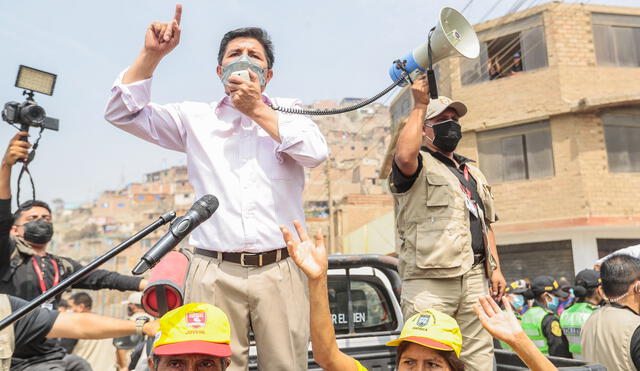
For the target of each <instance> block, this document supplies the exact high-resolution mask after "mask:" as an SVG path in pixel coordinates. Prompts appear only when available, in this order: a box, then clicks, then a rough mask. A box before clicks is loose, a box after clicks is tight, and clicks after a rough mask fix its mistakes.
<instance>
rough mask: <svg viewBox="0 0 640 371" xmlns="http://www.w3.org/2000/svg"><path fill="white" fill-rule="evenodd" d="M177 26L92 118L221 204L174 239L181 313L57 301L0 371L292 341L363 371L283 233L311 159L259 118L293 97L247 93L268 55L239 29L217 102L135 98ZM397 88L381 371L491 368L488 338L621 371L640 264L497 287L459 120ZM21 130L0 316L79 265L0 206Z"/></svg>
mask: <svg viewBox="0 0 640 371" xmlns="http://www.w3.org/2000/svg"><path fill="white" fill-rule="evenodd" d="M181 17H182V6H181V5H179V4H178V5H177V6H176V11H175V15H174V18H173V20H172V21H170V22H153V23H152V24H151V25H150V26H149V28H148V29H147V30H146V34H145V40H144V47H143V48H142V50H141V51H140V53H139V54H138V56H137V57H136V58H135V60H134V61H133V63H132V64H131V66H130V67H128V68H127V69H125V70H124V71H123V72H122V73H121V74H120V75H119V76H118V77H117V78H116V81H115V83H114V85H113V86H112V88H111V91H110V97H109V101H108V103H107V107H106V111H105V118H106V120H107V121H109V122H110V123H111V124H113V125H114V126H116V127H117V128H119V129H122V130H124V131H126V132H128V133H131V134H133V135H135V136H137V137H139V138H141V139H143V140H146V141H148V142H151V143H154V144H157V145H159V146H162V147H165V148H168V149H172V150H176V151H180V152H183V153H185V155H186V158H187V167H188V173H189V180H190V182H191V184H192V185H193V187H194V189H195V192H196V195H197V196H202V195H205V194H215V195H216V196H217V197H218V198H219V199H220V207H219V208H218V211H217V212H216V214H215V215H214V216H213V217H212V218H210V219H208V220H207V221H205V222H203V223H202V225H201V226H200V227H198V228H197V229H195V230H194V232H193V233H192V235H191V237H190V241H189V242H190V245H191V253H190V261H189V268H188V272H186V273H187V274H186V282H185V295H184V299H185V303H186V304H184V305H183V306H181V307H179V308H175V309H173V310H171V311H169V312H168V313H166V314H164V315H163V316H162V317H161V318H160V319H158V320H154V319H153V318H151V317H150V316H148V315H146V314H145V313H144V309H143V308H142V305H141V295H140V294H139V293H137V294H134V295H132V296H130V298H129V300H128V301H127V302H126V305H127V307H128V309H129V310H130V313H129V315H130V317H129V319H128V320H120V319H112V318H107V317H103V316H99V315H97V314H94V313H92V309H93V308H92V305H93V304H92V300H91V297H90V295H88V294H87V293H86V292H75V293H74V294H73V295H72V296H71V297H70V298H69V299H68V300H67V302H66V303H63V302H62V301H61V298H60V297H58V298H55V299H54V300H53V301H51V302H50V303H46V305H45V306H43V307H40V308H37V309H36V310H34V311H32V312H31V313H29V314H28V315H27V316H25V317H24V318H22V319H20V320H18V321H17V322H15V323H14V324H12V325H11V326H9V327H7V328H6V329H4V330H2V333H0V362H1V363H0V370H1V371H6V370H12V371H22V370H75V371H85V370H91V369H105V367H107V368H110V367H111V366H109V365H114V366H113V367H116V366H115V365H116V364H117V367H118V368H119V369H120V370H145V369H150V370H233V371H235V370H246V369H247V368H248V362H249V345H250V343H249V339H250V334H253V338H254V340H255V345H256V350H257V359H258V364H259V368H260V369H262V370H269V371H271V370H274V371H279V370H283V371H284V370H294V371H297V370H305V369H307V367H308V346H309V341H311V347H312V352H313V358H314V360H315V361H316V362H317V363H318V364H319V365H320V366H321V367H322V368H324V369H327V370H341V371H342V370H353V371H356V370H365V369H366V368H365V367H364V366H363V365H362V364H361V363H360V362H359V361H358V360H355V359H353V358H352V357H350V356H348V355H346V354H344V353H342V352H341V351H340V349H339V348H338V346H337V344H336V337H335V331H334V327H333V323H332V318H331V313H330V309H329V308H330V307H329V302H328V290H327V270H328V263H327V253H326V250H325V248H324V243H323V238H322V235H321V234H316V236H315V237H314V241H312V240H311V239H310V238H309V237H308V235H307V232H306V230H305V226H304V223H303V222H301V223H299V222H297V221H296V220H299V221H303V220H304V211H303V208H302V191H303V189H304V169H303V168H304V167H315V166H318V165H320V164H321V163H322V162H323V161H324V160H325V159H326V158H327V155H328V148H327V143H326V140H325V138H324V137H323V136H322V134H321V132H320V130H319V129H318V127H317V126H316V124H315V123H314V122H313V121H312V120H311V119H309V118H307V117H305V116H302V115H295V114H285V113H281V112H278V111H277V110H276V109H274V107H278V106H279V107H300V103H299V102H298V101H296V100H293V99H283V98H274V97H269V96H267V95H266V94H264V90H265V88H266V86H267V84H268V83H269V82H270V81H271V79H272V78H273V75H274V72H273V69H272V68H273V64H274V60H275V54H274V50H273V43H272V41H271V39H270V38H269V35H268V34H267V33H266V31H264V30H263V29H260V28H256V27H247V28H240V29H235V30H232V31H229V32H228V33H226V34H225V35H224V36H223V38H222V41H221V43H220V48H219V51H218V58H217V59H218V60H217V62H218V66H217V68H216V74H217V75H218V77H219V78H220V80H221V82H222V84H223V85H224V89H225V96H224V97H222V99H220V100H219V101H216V102H213V103H199V102H183V103H178V104H165V105H160V104H155V103H153V102H151V83H152V78H153V74H154V72H155V70H156V67H157V66H158V65H159V63H160V62H161V61H162V60H163V59H164V58H165V57H166V56H167V55H168V54H169V53H170V52H171V51H172V50H174V49H175V47H176V46H177V45H178V44H179V41H180V34H181V27H180V22H181ZM519 58H520V56H519V55H517V59H519ZM515 59H516V56H514V61H515ZM514 65H515V66H516V69H518V68H520V70H521V69H522V65H521V62H518V64H515V63H514ZM518 66H519V67H518ZM512 70H513V69H512ZM513 72H514V73H515V72H518V71H513ZM411 89H412V95H413V99H414V105H413V108H412V110H411V112H410V114H409V116H408V118H407V121H406V123H405V125H404V127H403V128H402V129H401V131H400V133H399V135H398V139H397V143H396V147H395V154H394V158H393V162H392V170H391V174H390V177H389V179H390V191H391V193H392V194H393V197H394V201H395V206H396V212H397V219H396V226H397V236H398V246H397V249H398V258H399V265H398V272H399V274H400V277H401V279H402V292H401V303H400V304H401V309H402V313H403V318H404V319H405V323H404V327H403V330H402V332H401V334H400V336H399V337H398V338H397V339H394V340H392V341H390V342H389V343H387V345H388V346H391V347H396V367H397V369H398V370H435V369H439V370H482V371H484V370H491V369H493V367H494V363H495V358H494V339H497V340H498V341H500V342H501V344H503V346H504V347H505V348H509V349H511V350H513V351H514V352H515V353H516V354H517V355H518V356H519V357H520V358H521V359H522V360H523V361H524V363H525V364H526V365H527V366H528V367H530V368H531V369H533V370H550V369H554V366H553V364H552V363H551V361H550V360H549V359H548V358H546V357H545V354H549V355H559V356H564V357H576V358H579V357H581V358H583V359H584V360H586V361H589V362H596V363H601V364H603V365H605V366H607V367H608V368H609V369H612V370H617V369H635V368H637V365H638V364H639V363H638V360H639V359H640V345H639V344H640V332H639V331H638V328H639V326H640V320H639V318H640V317H639V316H638V313H640V260H638V259H636V258H635V257H632V256H629V255H628V254H621V255H616V256H613V257H611V258H609V259H607V260H604V261H601V262H598V268H599V272H600V273H598V272H597V271H595V270H585V271H582V272H580V273H579V274H578V275H577V276H576V279H575V282H574V284H571V283H570V282H569V281H568V280H556V279H555V278H553V277H550V276H540V277H535V278H533V280H531V281H530V282H529V281H528V280H524V279H523V280H518V281H516V282H513V283H511V284H510V285H507V283H506V280H505V278H504V275H503V273H502V268H501V262H500V258H499V254H498V249H497V247H496V242H495V235H494V232H493V229H492V224H493V223H495V222H497V221H498V220H499V218H498V210H497V207H496V205H495V204H494V198H493V194H492V192H491V187H490V185H489V184H488V182H487V180H486V178H485V176H484V175H483V174H482V172H481V171H480V169H479V168H478V167H476V166H474V165H473V161H472V160H470V159H469V158H466V157H464V156H462V155H461V154H459V153H457V152H455V151H456V147H457V145H458V142H459V141H460V139H461V137H462V126H461V125H460V122H459V120H460V118H461V117H463V116H464V115H465V114H466V113H467V111H468V108H467V106H466V105H465V104H464V103H462V102H459V101H453V100H451V99H450V98H448V97H445V96H440V97H438V98H436V99H430V97H429V86H428V83H427V80H426V78H425V77H424V76H423V77H420V78H417V79H415V80H414V81H413V82H412V85H411ZM26 135H27V133H24V132H21V133H18V134H17V135H16V137H14V138H13V139H12V140H11V142H10V144H9V147H8V149H7V152H6V154H5V156H4V158H3V160H2V164H1V166H0V266H2V267H3V268H2V269H1V270H0V275H1V277H0V278H1V280H0V292H1V293H2V294H0V317H5V316H6V315H8V314H9V313H11V312H14V311H16V310H17V308H19V307H21V306H23V305H25V303H26V301H25V300H32V299H33V298H35V297H36V296H38V295H39V294H41V293H42V292H44V291H46V290H48V289H50V288H51V287H53V286H56V285H58V284H59V283H60V281H61V280H62V279H64V278H65V277H68V276H69V275H70V274H71V273H73V272H75V271H77V270H78V269H80V268H81V265H80V264H79V263H77V262H75V261H73V260H71V259H68V258H66V257H60V256H57V255H54V254H51V253H49V252H48V251H47V244H48V243H49V241H50V240H51V238H52V235H53V224H52V222H53V221H52V216H51V210H50V208H49V206H48V205H47V204H46V203H44V202H41V201H36V200H32V201H28V202H27V203H24V204H22V205H20V206H19V208H18V210H17V211H16V212H15V213H13V214H11V212H10V202H11V189H10V184H9V183H10V176H11V168H12V166H13V165H15V163H16V162H17V161H19V160H24V159H26V158H27V157H28V155H29V148H30V144H29V143H28V142H27V141H22V140H20V137H22V136H26ZM294 230H295V231H296V234H297V236H294V234H293V233H292V232H291V231H294ZM598 275H599V276H598ZM147 284H148V283H147V281H146V280H144V279H141V278H137V277H129V276H124V275H120V274H117V273H114V272H108V271H102V270H95V271H93V272H92V273H90V274H88V275H86V276H85V277H84V278H83V279H82V280H80V281H78V283H76V284H75V286H74V287H73V288H75V289H91V290H97V289H117V290H123V291H125V290H128V291H141V290H144V288H145V287H146V286H147ZM292 298H295V303H292ZM501 306H502V307H501ZM636 333H638V334H636ZM113 338H117V339H116V340H115V341H110V340H101V339H113ZM65 339H66V340H65ZM69 339H72V340H69ZM73 339H79V340H77V341H76V340H73ZM114 345H115V348H114ZM116 348H117V349H116ZM105 365H107V366H105Z"/></svg>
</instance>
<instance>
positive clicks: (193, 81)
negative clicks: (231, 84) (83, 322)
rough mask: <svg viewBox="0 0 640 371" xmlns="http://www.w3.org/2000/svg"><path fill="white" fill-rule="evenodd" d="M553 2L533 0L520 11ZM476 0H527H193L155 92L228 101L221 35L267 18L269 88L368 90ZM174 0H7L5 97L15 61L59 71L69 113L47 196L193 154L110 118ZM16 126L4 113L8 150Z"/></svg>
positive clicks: (473, 9)
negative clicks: (130, 69)
mask: <svg viewBox="0 0 640 371" xmlns="http://www.w3.org/2000/svg"><path fill="white" fill-rule="evenodd" d="M544 2H546V1H540V0H531V1H524V6H523V8H524V7H528V6H529V5H530V4H533V5H536V4H539V3H544ZM587 2H589V1H587ZM593 2H594V3H600V4H612V5H622V6H637V4H638V2H637V0H617V1H603V0H598V1H593ZM469 3H470V5H469V6H468V7H467V9H466V10H465V12H464V14H465V16H467V17H468V19H469V20H470V21H471V22H472V23H477V22H479V21H481V20H483V19H485V20H486V19H491V18H496V17H499V16H502V15H504V14H505V13H506V12H507V11H508V10H509V9H510V8H511V7H512V6H513V5H514V4H516V3H521V2H520V1H517V0H509V1H505V0H497V1H496V0H491V1H485V0H483V1H479V0H476V1H472V2H469V0H455V1H448V2H447V1H426V0H423V1H413V0H407V1H402V2H400V1H392V0H387V1H374V0H347V1H345V0H341V1H335V0H325V1H313V2H311V1H240V0H227V1H214V0H208V1H205V0H186V1H183V14H182V38H181V43H180V45H179V46H178V47H177V48H176V49H175V50H174V51H173V52H172V53H171V54H170V55H168V56H167V57H166V58H165V60H163V62H162V63H161V64H160V66H159V67H158V69H157V70H156V73H155V77H154V83H153V100H154V101H155V102H158V103H169V102H180V101H185V100H193V101H212V100H218V99H220V97H221V95H222V94H223V89H222V85H221V84H220V82H219V79H218V77H217V75H215V67H216V65H217V62H216V54H217V48H218V45H219V42H220V38H221V37H222V35H223V34H224V33H225V32H226V31H229V30H231V29H234V28H238V27H243V26H260V27H264V28H265V29H266V30H267V31H268V32H269V33H270V34H271V36H272V39H273V42H274V45H275V55H276V58H275V65H274V73H275V74H274V78H273V80H272V82H271V84H270V85H269V87H268V89H267V93H269V94H270V95H273V96H285V97H297V98H300V99H302V100H303V101H304V102H305V103H312V102H314V101H317V100H323V99H333V100H339V99H341V98H343V97H367V96H371V95H374V94H375V93H377V92H378V91H380V90H382V89H383V88H384V87H386V86H387V85H388V84H389V83H390V82H391V81H390V80H389V77H388V75H387V70H388V68H389V65H390V64H391V62H392V61H393V60H394V59H396V58H398V57H401V56H404V55H405V54H406V53H408V52H409V51H411V50H412V49H413V48H414V47H415V46H417V45H418V44H420V43H422V42H423V41H424V40H425V39H426V35H427V31H428V30H429V28H430V27H431V26H433V25H434V24H435V22H436V17H437V14H438V10H439V9H440V8H441V7H442V6H450V7H453V8H456V9H458V10H462V9H463V8H465V6H467V4H469ZM274 4H277V5H274ZM493 5H495V7H493ZM174 7H175V2H174V1H167V0H146V1H138V0H136V1H131V0H129V1H124V0H110V1H86V0H84V1H79V0H78V1H67V0H57V1H44V0H39V1H35V0H31V1H2V2H1V3H0V38H1V39H2V40H3V43H2V58H0V104H2V103H4V102H7V101H10V100H20V101H21V100H22V97H21V93H22V91H21V90H19V89H17V88H15V87H14V82H15V76H16V72H17V69H18V65H20V64H24V65H28V66H31V67H35V68H39V69H43V70H46V71H50V72H53V73H56V74H57V75H58V81H57V84H56V87H55V92H54V95H53V96H52V97H49V96H44V95H41V94H40V95H37V96H36V100H37V101H38V102H39V103H40V104H41V105H42V106H44V107H45V108H46V110H47V114H48V115H49V116H52V117H57V118H59V119H60V131H59V132H51V131H47V132H45V133H44V136H43V139H42V142H41V145H40V148H39V149H38V155H37V157H36V159H35V161H34V162H33V164H32V165H31V166H30V169H31V172H32V174H33V176H34V179H35V183H36V190H37V197H38V198H40V199H43V200H46V201H51V200H52V199H54V198H58V197H59V198H62V199H64V200H65V201H66V202H84V201H89V200H91V199H93V198H95V197H96V196H98V195H99V194H100V192H102V191H104V190H107V189H117V188H120V187H122V186H124V185H125V184H127V183H131V182H137V181H141V180H142V176H143V174H144V173H147V172H151V171H155V170H159V169H162V168H165V167H169V166H173V165H178V164H184V163H185V161H184V155H183V154H181V153H178V152H172V151H168V150H165V149H162V148H160V147H157V146H155V145H152V144H148V143H146V142H143V141H142V140H140V139H138V138H135V137H133V136H132V135H129V134H127V133H125V132H123V131H120V130H118V129H116V128H114V127H112V126H111V125H110V124H108V123H107V122H105V121H104V119H103V110H104V106H105V103H106V100H107V96H108V93H109V89H110V87H111V85H112V83H113V81H114V79H115V77H116V76H117V75H118V73H119V72H120V71H121V70H123V69H124V68H125V67H127V66H128V65H129V64H130V63H131V62H132V61H133V59H134V58H135V56H136V55H137V53H138V51H139V50H140V49H141V47H142V44H143V40H144V33H145V30H146V27H147V26H148V25H149V24H150V23H151V22H152V21H155V20H159V21H169V20H171V18H172V17H173V12H174ZM381 101H383V102H387V99H384V98H383V99H382V100H381ZM14 133H15V129H14V128H12V127H11V126H9V125H8V124H5V123H3V122H0V138H3V139H1V140H0V142H2V143H0V147H2V148H3V149H2V151H3V152H4V148H6V144H4V143H8V141H9V138H11V137H12V136H13V135H14ZM33 134H35V133H33ZM16 168H18V166H16ZM16 170H17V169H14V178H13V180H12V187H13V190H14V194H15V180H16V178H17V171H16ZM23 182H24V186H23V189H24V190H23V192H24V194H25V195H26V194H30V192H31V191H30V188H29V186H28V181H27V180H26V179H25V180H23ZM23 197H26V196H23Z"/></svg>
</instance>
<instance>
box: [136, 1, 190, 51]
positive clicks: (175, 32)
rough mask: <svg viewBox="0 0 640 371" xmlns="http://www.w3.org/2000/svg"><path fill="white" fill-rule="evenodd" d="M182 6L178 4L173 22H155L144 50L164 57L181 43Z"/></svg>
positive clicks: (147, 35)
mask: <svg viewBox="0 0 640 371" xmlns="http://www.w3.org/2000/svg"><path fill="white" fill-rule="evenodd" d="M181 17H182V4H176V13H175V15H174V16H173V20H172V21H171V22H166V23H163V22H153V23H152V24H151V25H150V26H149V28H148V29H147V34H146V35H145V38H144V50H145V51H146V52H148V53H152V54H156V55H158V56H160V57H164V56H165V55H167V54H169V52H171V51H172V50H173V49H174V48H175V47H176V45H178V43H179V42H180V18H181Z"/></svg>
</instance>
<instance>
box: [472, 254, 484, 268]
mask: <svg viewBox="0 0 640 371" xmlns="http://www.w3.org/2000/svg"><path fill="white" fill-rule="evenodd" d="M482 262H484V254H473V267H475V266H476V265H478V264H480V263H482Z"/></svg>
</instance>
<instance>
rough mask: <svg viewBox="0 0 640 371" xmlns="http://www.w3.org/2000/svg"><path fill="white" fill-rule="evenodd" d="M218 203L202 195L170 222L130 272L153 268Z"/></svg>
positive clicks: (216, 206)
mask: <svg viewBox="0 0 640 371" xmlns="http://www.w3.org/2000/svg"><path fill="white" fill-rule="evenodd" d="M218 205H219V202H218V199H217V198H216V197H215V196H213V195H204V196H202V197H201V198H200V199H199V200H198V201H196V202H195V203H194V204H193V206H191V209H189V211H187V213H186V214H184V215H183V216H181V217H179V218H177V219H176V220H174V221H173V222H172V223H171V227H170V228H169V231H168V232H167V233H166V234H165V235H164V236H162V238H161V239H160V240H159V241H158V243H156V244H155V245H153V247H151V248H150V249H149V251H147V252H146V253H145V254H144V255H143V256H142V258H141V259H140V262H138V265H136V266H135V268H133V270H132V271H131V273H132V274H134V275H136V276H137V275H140V274H142V273H144V272H146V271H147V270H149V269H151V268H153V267H154V266H155V265H156V264H158V262H159V261H160V259H162V257H163V256H165V255H166V254H167V253H169V251H171V250H173V248H174V247H176V246H177V245H178V243H180V241H182V239H183V238H185V237H186V236H187V235H188V234H189V233H191V231H193V230H194V229H195V228H196V227H197V226H199V225H200V224H201V223H202V222H204V221H205V220H207V219H209V218H210V217H211V215H213V213H214V212H215V211H216V209H217V208H218Z"/></svg>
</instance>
